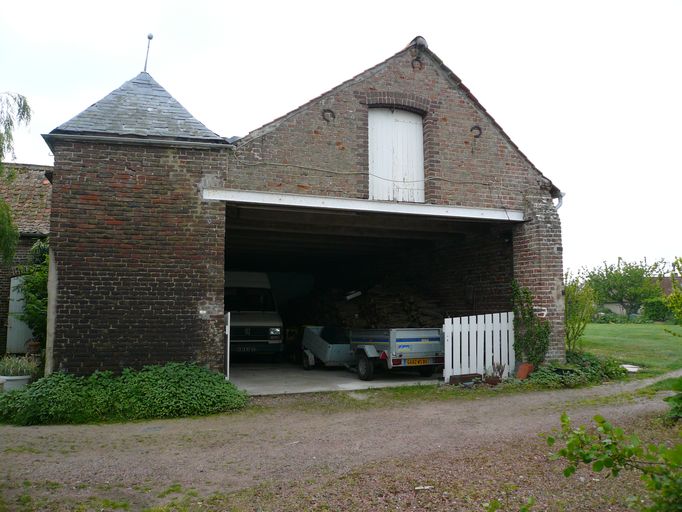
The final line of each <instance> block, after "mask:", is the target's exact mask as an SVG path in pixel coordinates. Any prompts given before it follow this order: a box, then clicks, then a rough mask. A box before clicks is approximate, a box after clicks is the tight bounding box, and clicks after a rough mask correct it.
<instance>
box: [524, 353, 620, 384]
mask: <svg viewBox="0 0 682 512" xmlns="http://www.w3.org/2000/svg"><path fill="white" fill-rule="evenodd" d="M626 374H627V371H626V370H625V369H624V368H623V367H621V366H620V364H619V363H618V361H616V360H615V359H611V358H608V357H606V358H600V357H597V356H595V355H593V354H590V353H587V352H572V351H568V352H566V363H565V364H559V363H550V364H544V365H542V366H540V367H539V368H537V369H536V370H535V371H534V372H533V373H532V374H531V375H530V376H529V378H528V380H527V381H525V382H527V384H528V385H531V386H537V387H542V388H550V389H559V388H575V387H578V386H585V385H588V384H599V383H601V382H604V381H609V380H617V379H622V378H623V377H625V375H626Z"/></svg>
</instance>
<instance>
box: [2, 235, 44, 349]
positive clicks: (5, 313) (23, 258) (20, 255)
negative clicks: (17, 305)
mask: <svg viewBox="0 0 682 512" xmlns="http://www.w3.org/2000/svg"><path fill="white" fill-rule="evenodd" d="M36 240H37V238H34V237H27V236H22V237H21V238H19V243H18V244H17V251H16V253H15V255H14V262H13V263H12V264H11V265H1V264H0V355H1V354H4V353H5V352H6V351H7V322H8V319H9V295H10V283H11V279H12V277H14V276H16V275H18V272H17V266H19V265H25V264H26V263H28V262H29V256H30V254H29V253H30V251H31V246H32V245H33V244H34V243H35V241H36Z"/></svg>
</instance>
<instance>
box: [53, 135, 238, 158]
mask: <svg viewBox="0 0 682 512" xmlns="http://www.w3.org/2000/svg"><path fill="white" fill-rule="evenodd" d="M42 137H43V139H44V140H45V142H46V143H47V145H48V146H49V148H50V150H51V151H52V152H53V153H54V143H55V142H57V141H67V142H68V141H74V142H95V143H100V144H133V145H145V146H164V147H176V148H194V149H218V148H230V147H233V146H232V144H230V143H229V142H227V140H225V139H222V138H216V139H197V138H187V139H180V138H163V137H158V136H150V137H145V136H133V135H112V134H101V133H77V132H61V131H57V130H53V131H51V132H50V133H45V134H43V135H42Z"/></svg>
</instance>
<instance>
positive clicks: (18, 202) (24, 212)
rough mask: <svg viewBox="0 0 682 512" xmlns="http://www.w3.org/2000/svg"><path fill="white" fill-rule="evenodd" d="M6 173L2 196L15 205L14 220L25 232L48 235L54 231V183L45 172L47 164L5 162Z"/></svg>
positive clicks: (0, 189) (1, 184) (0, 182)
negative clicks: (52, 210) (51, 228)
mask: <svg viewBox="0 0 682 512" xmlns="http://www.w3.org/2000/svg"><path fill="white" fill-rule="evenodd" d="M3 167H4V168H5V171H6V172H5V175H10V176H13V177H12V178H10V179H7V178H6V177H2V178H0V197H2V198H3V199H4V200H5V201H7V203H8V204H9V206H10V208H11V209H12V217H13V219H14V224H15V225H16V226H17V229H19V233H20V234H22V235H48V234H49V233H50V200H51V196H52V184H51V183H50V182H49V180H48V179H47V178H46V177H45V172H50V171H52V167H49V166H46V165H29V164H12V163H4V164H3Z"/></svg>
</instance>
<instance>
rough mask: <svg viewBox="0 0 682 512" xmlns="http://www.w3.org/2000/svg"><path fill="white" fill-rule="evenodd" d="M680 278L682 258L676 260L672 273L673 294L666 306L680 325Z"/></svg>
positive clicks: (669, 296) (681, 294) (681, 313)
mask: <svg viewBox="0 0 682 512" xmlns="http://www.w3.org/2000/svg"><path fill="white" fill-rule="evenodd" d="M680 277H682V258H675V261H673V270H672V272H670V280H671V284H672V293H671V294H670V295H668V297H667V299H666V305H667V306H668V308H669V309H670V311H671V312H672V314H673V316H674V317H675V320H676V321H677V323H678V324H682V284H680V281H679V279H680Z"/></svg>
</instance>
